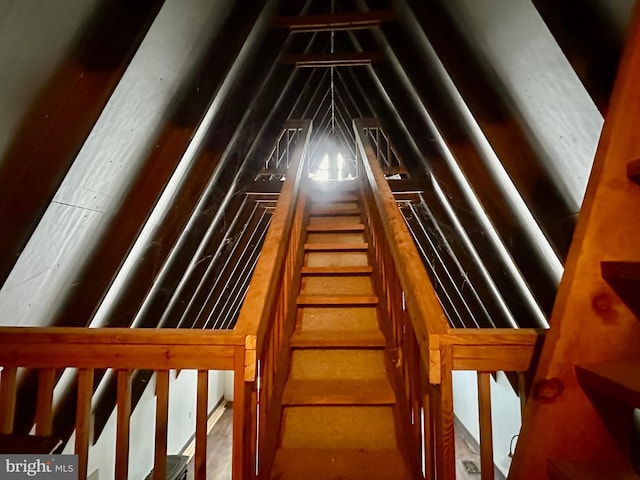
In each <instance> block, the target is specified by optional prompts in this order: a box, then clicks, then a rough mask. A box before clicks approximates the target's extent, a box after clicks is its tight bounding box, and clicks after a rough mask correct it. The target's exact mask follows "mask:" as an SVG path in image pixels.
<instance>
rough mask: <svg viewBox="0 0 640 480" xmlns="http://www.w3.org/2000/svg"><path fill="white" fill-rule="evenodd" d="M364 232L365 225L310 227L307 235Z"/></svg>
mask: <svg viewBox="0 0 640 480" xmlns="http://www.w3.org/2000/svg"><path fill="white" fill-rule="evenodd" d="M354 232H364V224H362V223H351V224H338V225H308V226H307V233H354Z"/></svg>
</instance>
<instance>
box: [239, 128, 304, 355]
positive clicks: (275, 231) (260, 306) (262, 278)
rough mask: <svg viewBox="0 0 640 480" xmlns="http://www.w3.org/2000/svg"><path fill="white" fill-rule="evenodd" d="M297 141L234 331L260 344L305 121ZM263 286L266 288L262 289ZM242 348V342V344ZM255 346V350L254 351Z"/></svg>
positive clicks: (296, 184) (288, 222)
mask: <svg viewBox="0 0 640 480" xmlns="http://www.w3.org/2000/svg"><path fill="white" fill-rule="evenodd" d="M303 128H304V131H303V132H302V133H301V136H300V141H299V142H298V144H297V145H296V150H295V153H294V156H293V159H292V161H291V163H290V165H289V173H288V174H287V177H286V180H285V182H284V185H283V186H282V190H281V192H280V197H279V201H278V204H277V205H276V209H275V211H274V213H273V217H272V219H271V224H270V225H269V230H268V231H267V235H266V238H265V241H264V243H263V245H262V250H261V253H260V257H259V258H258V262H257V263H256V267H255V269H254V271H253V275H252V276H251V283H250V284H249V288H248V290H247V295H246V299H245V301H244V303H243V305H242V308H241V310H240V314H239V317H238V321H237V322H236V328H235V329H234V331H235V332H236V333H240V334H242V335H244V336H247V335H252V336H254V337H257V338H258V339H260V340H259V341H262V340H261V339H262V336H261V335H259V332H258V330H259V329H260V328H261V326H262V328H265V324H266V319H265V317H266V316H267V315H269V314H270V312H271V306H272V304H273V301H274V298H273V297H274V295H275V292H276V288H277V284H278V281H277V280H278V277H279V275H280V273H281V267H282V265H283V263H284V259H285V255H286V252H287V246H288V238H289V234H290V232H291V228H292V224H293V219H294V217H295V213H296V205H297V202H295V201H294V199H295V198H296V197H297V194H298V191H299V189H300V182H301V179H302V172H303V171H304V168H302V163H303V158H302V155H303V153H304V151H305V150H306V148H307V145H308V143H309V139H310V138H311V122H310V121H306V122H305V126H304V127H303ZM265 286H267V288H265ZM243 345H244V342H243ZM258 347H259V345H258V346H257V347H256V348H258Z"/></svg>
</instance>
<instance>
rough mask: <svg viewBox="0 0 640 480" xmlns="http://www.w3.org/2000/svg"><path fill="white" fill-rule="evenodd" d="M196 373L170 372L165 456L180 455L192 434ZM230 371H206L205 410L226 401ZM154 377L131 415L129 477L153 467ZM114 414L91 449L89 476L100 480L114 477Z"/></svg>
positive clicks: (69, 448) (68, 448) (137, 476)
mask: <svg viewBox="0 0 640 480" xmlns="http://www.w3.org/2000/svg"><path fill="white" fill-rule="evenodd" d="M196 377H197V372H196V371H195V370H182V371H181V372H180V374H179V375H178V376H177V378H176V375H175V371H171V372H170V384H169V424H168V444H167V454H168V455H176V454H179V453H181V452H182V450H183V449H184V447H185V446H186V445H187V444H188V443H189V441H190V440H191V438H192V437H193V435H194V433H195V412H196V387H197V385H196V384H197V378H196ZM229 377H233V374H232V372H224V371H212V372H209V405H208V407H209V408H208V411H209V413H211V411H212V410H213V409H214V408H215V406H216V405H217V404H218V402H219V401H220V400H221V399H222V398H225V399H226V398H227V396H228V395H227V392H225V386H226V384H227V383H228V381H227V379H228V378H229ZM155 378H156V377H155V376H154V377H153V378H152V381H150V382H149V385H148V386H147V388H146V389H145V391H144V393H143V395H142V398H141V399H140V402H139V403H138V405H137V406H136V408H135V410H134V411H133V414H132V415H131V424H130V425H131V434H130V437H129V441H130V444H129V478H132V479H134V478H135V479H143V478H145V476H146V475H147V474H148V473H149V472H150V471H151V469H152V468H153V455H154V435H155V414H156V397H155ZM116 414H117V410H116V409H114V411H113V413H112V414H111V416H110V417H109V420H108V422H107V424H106V426H105V428H104V430H103V431H102V434H101V435H100V438H99V440H98V442H97V443H96V444H95V445H94V446H91V447H90V450H89V468H88V474H92V473H93V472H95V471H96V470H98V478H99V479H100V480H110V479H113V478H114V467H115V445H116V440H115V439H116ZM74 442H75V435H73V436H72V437H71V439H70V440H69V442H68V444H67V446H66V447H65V451H64V453H73V448H74V447H73V446H74Z"/></svg>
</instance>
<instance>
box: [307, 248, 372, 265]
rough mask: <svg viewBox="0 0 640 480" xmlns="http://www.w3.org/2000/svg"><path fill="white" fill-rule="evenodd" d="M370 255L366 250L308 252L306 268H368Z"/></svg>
mask: <svg viewBox="0 0 640 480" xmlns="http://www.w3.org/2000/svg"><path fill="white" fill-rule="evenodd" d="M368 265H369V254H368V252H367V251H365V250H360V251H353V250H347V251H342V252H329V251H320V250H316V251H307V252H305V254H304V267H347V266H360V267H362V266H368Z"/></svg>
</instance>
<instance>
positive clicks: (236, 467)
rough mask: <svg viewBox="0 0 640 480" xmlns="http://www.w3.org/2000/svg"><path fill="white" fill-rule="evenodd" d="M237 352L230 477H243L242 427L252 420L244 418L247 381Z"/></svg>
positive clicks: (241, 358) (242, 360)
mask: <svg viewBox="0 0 640 480" xmlns="http://www.w3.org/2000/svg"><path fill="white" fill-rule="evenodd" d="M241 353H242V352H238V354H237V356H236V369H235V373H234V377H233V400H234V403H235V407H234V408H233V434H232V445H231V449H232V452H231V458H232V465H231V476H232V478H234V479H235V478H245V477H244V476H243V466H244V458H243V457H244V455H246V454H247V453H248V452H245V450H244V445H243V441H244V429H245V424H250V423H252V422H253V421H254V420H253V419H248V418H245V414H246V412H245V409H244V406H245V405H244V396H245V388H246V387H247V385H248V383H249V382H246V380H245V378H244V375H243V371H242V370H243V367H244V363H245V362H244V355H241Z"/></svg>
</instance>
